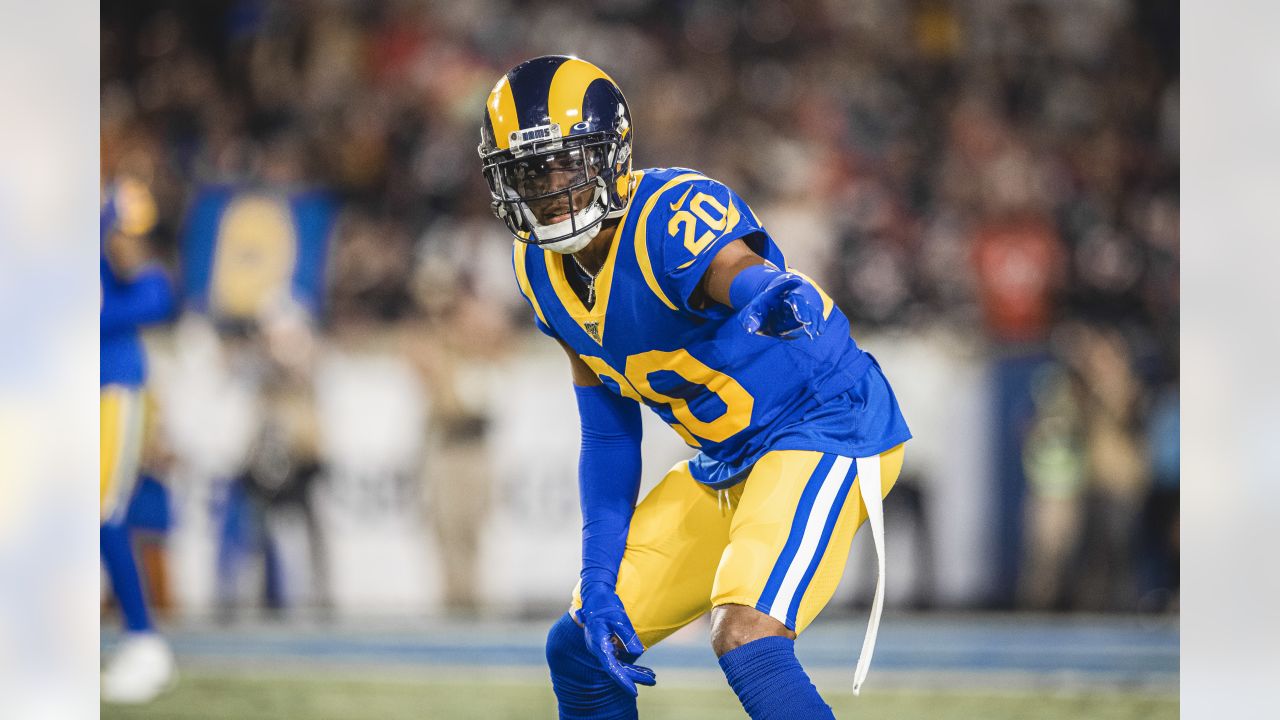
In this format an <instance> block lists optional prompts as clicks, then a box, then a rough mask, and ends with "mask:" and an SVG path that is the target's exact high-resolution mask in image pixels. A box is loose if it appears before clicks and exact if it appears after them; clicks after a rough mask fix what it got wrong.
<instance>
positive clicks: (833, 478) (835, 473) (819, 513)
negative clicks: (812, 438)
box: [769, 456, 853, 625]
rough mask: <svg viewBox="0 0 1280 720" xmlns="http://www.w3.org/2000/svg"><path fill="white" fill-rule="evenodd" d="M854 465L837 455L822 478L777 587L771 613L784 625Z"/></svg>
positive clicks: (850, 460) (847, 459) (848, 459)
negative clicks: (798, 544)
mask: <svg viewBox="0 0 1280 720" xmlns="http://www.w3.org/2000/svg"><path fill="white" fill-rule="evenodd" d="M852 464H853V460H852V459H850V458H847V457H843V456H837V457H836V459H835V462H833V463H831V470H830V471H828V472H827V476H826V477H825V478H823V479H822V486H821V487H820V488H819V489H818V495H817V497H815V498H814V500H813V508H812V509H811V510H810V511H809V521H808V522H807V523H805V526H804V535H803V536H802V538H801V540H800V547H799V548H798V549H797V550H796V554H795V557H793V558H792V559H791V564H790V565H788V566H787V574H786V575H784V576H783V577H782V585H781V586H779V587H778V594H777V596H776V597H775V598H774V600H773V603H772V604H771V605H770V607H769V615H770V616H772V617H773V618H775V619H776V620H777V621H778V622H780V623H782V624H784V625H785V624H786V623H787V609H788V608H790V607H791V600H792V598H794V597H795V594H796V590H797V589H798V588H799V587H800V580H801V579H802V578H803V577H804V573H805V570H807V569H808V568H809V563H810V562H811V561H812V560H813V555H814V553H816V552H817V551H818V544H819V542H820V541H821V540H822V531H823V529H824V528H825V527H826V525H827V519H828V518H829V517H830V515H831V512H832V508H833V507H834V506H835V503H836V495H837V494H838V493H839V492H840V485H841V484H843V483H844V478H845V475H847V474H848V473H849V466H850V465H852Z"/></svg>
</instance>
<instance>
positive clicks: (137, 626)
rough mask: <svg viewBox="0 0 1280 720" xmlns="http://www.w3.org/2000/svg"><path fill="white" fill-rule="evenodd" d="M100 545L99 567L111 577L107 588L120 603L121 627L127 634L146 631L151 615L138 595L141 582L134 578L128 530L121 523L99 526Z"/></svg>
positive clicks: (135, 573)
mask: <svg viewBox="0 0 1280 720" xmlns="http://www.w3.org/2000/svg"><path fill="white" fill-rule="evenodd" d="M99 538H100V542H101V544H102V564H103V565H104V566H106V568H107V576H108V577H110V578H111V589H112V591H114V592H115V594H116V602H118V603H120V612H121V614H123V615H124V627H125V629H126V630H128V631H129V632H150V631H151V616H150V615H149V614H148V613H147V602H146V599H145V598H144V597H143V594H142V579H141V578H139V577H138V565H137V562H136V561H135V560H134V559H133V546H132V543H130V542H129V527H128V526H127V525H125V524H124V523H109V524H105V525H102V527H101V532H100V533H99Z"/></svg>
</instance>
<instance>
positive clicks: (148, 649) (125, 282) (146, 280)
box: [98, 181, 176, 703]
mask: <svg viewBox="0 0 1280 720" xmlns="http://www.w3.org/2000/svg"><path fill="white" fill-rule="evenodd" d="M155 214H156V213H155V206H154V202H153V201H152V199H151V196H150V194H149V193H148V192H147V190H146V188H145V187H143V186H142V185H140V184H138V183H136V182H133V181H123V182H121V183H120V184H118V185H116V186H115V187H113V188H112V191H111V193H110V195H109V196H108V199H107V202H106V203H105V204H104V206H103V208H102V213H101V215H100V222H101V235H100V241H99V242H100V256H101V259H100V265H99V270H100V274H99V277H100V280H101V284H102V288H101V290H102V309H101V315H100V316H101V323H100V324H101V348H100V356H99V357H100V370H101V372H100V385H101V447H100V453H101V455H100V458H99V472H100V474H99V485H98V489H99V499H100V501H101V505H100V507H101V521H102V522H101V528H100V531H101V533H100V536H101V546H102V563H103V566H104V567H106V569H107V575H108V577H109V578H110V579H111V586H112V589H113V590H114V591H115V595H116V599H117V601H118V602H119V604H120V610H121V613H122V614H123V615H124V625H125V630H126V635H125V638H124V640H123V641H122V642H121V644H120V648H119V650H118V651H117V652H116V654H115V656H114V657H113V658H112V660H111V662H110V663H109V664H108V666H107V668H106V670H105V671H104V672H103V676H102V698H103V700H106V701H108V702H128V703H139V702H147V701H149V700H151V699H152V698H154V697H155V696H156V695H158V694H159V693H160V692H161V691H162V690H163V689H165V687H167V686H168V685H170V684H171V683H172V682H173V680H174V678H175V677H176V674H175V670H174V661H173V653H172V652H171V651H170V650H169V646H168V645H167V644H166V643H165V641H164V640H163V638H161V637H160V635H159V634H157V633H156V632H155V628H154V626H153V625H152V622H151V617H150V614H149V613H148V612H147V605H146V599H145V597H144V595H143V590H142V581H141V579H140V578H139V576H138V568H137V564H136V560H135V558H134V555H133V548H132V544H131V542H130V538H129V527H128V524H127V522H126V520H127V518H126V513H127V511H128V507H129V500H130V498H131V496H132V494H133V488H134V485H135V483H136V482H137V479H138V464H139V460H140V458H141V454H142V435H143V426H144V412H145V407H144V405H145V403H144V399H143V386H144V384H145V383H146V358H145V355H144V351H143V347H142V338H141V337H139V334H138V333H139V328H141V327H143V326H145V325H150V324H152V323H157V322H161V321H163V320H165V319H167V318H168V317H169V316H170V315H171V314H172V313H173V308H174V299H173V291H172V289H171V287H170V285H169V280H168V278H167V277H166V276H165V273H164V271H163V270H162V269H161V268H160V267H159V266H158V265H155V264H153V263H151V262H149V257H148V253H147V248H146V234H147V232H148V231H149V230H150V229H151V227H152V226H153V225H154V224H155Z"/></svg>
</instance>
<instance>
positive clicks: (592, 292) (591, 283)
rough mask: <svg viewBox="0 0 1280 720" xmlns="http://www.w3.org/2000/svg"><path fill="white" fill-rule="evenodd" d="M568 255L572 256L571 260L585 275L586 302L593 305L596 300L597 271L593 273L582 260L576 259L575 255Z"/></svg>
mask: <svg viewBox="0 0 1280 720" xmlns="http://www.w3.org/2000/svg"><path fill="white" fill-rule="evenodd" d="M569 257H571V258H573V262H574V263H576V264H577V266H578V269H579V270H581V271H582V274H583V275H586V276H587V304H588V305H594V304H595V302H596V275H598V274H599V273H593V272H591V271H590V270H588V269H587V266H586V265H583V264H582V261H581V260H579V259H578V256H577V255H570V256H569Z"/></svg>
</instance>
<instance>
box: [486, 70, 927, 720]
mask: <svg viewBox="0 0 1280 720" xmlns="http://www.w3.org/2000/svg"><path fill="white" fill-rule="evenodd" d="M633 137H634V129H633V128H632V125H631V114H630V111H629V109H628V106H627V102H626V100H625V99H624V97H623V95H622V92H621V90H620V89H619V88H618V86H617V84H616V83H614V81H613V80H612V79H611V78H610V77H609V76H608V75H606V74H605V73H604V72H603V71H602V70H600V69H599V68H598V67H596V66H595V65H592V64H591V63H588V62H585V61H583V60H580V59H577V58H572V57H564V56H548V57H540V58H536V59H533V60H530V61H528V62H525V63H523V64H521V65H519V66H517V67H516V68H514V69H512V70H511V71H510V72H508V73H507V74H506V75H505V76H503V77H502V79H500V80H499V81H498V83H497V85H496V86H495V87H494V89H493V91H492V92H491V93H490V95H489V99H488V103H487V108H486V112H485V114H484V118H483V122H482V130H481V144H480V147H479V152H480V156H481V158H482V162H483V172H484V176H485V179H486V181H487V182H488V185H489V189H490V193H491V196H492V205H493V210H494V213H495V214H496V215H497V216H498V217H499V218H501V219H503V220H504V221H505V222H506V224H507V227H508V228H509V229H510V230H511V232H512V233H513V234H514V235H515V236H516V241H515V243H514V258H513V262H514V268H515V274H516V279H517V282H518V284H519V287H520V291H521V292H522V294H523V295H524V296H525V298H526V300H528V302H529V304H530V306H531V308H532V310H533V314H534V322H535V323H536V325H537V327H538V328H539V330H541V331H542V332H543V333H545V334H547V335H549V336H550V337H552V338H554V339H555V340H557V341H558V342H559V343H560V344H561V346H562V347H563V348H564V349H565V352H566V353H567V354H568V357H569V361H570V365H571V367H572V372H573V381H574V390H575V393H576V394H577V399H578V408H579V415H580V418H581V425H582V448H581V455H580V460H579V492H580V497H581V507H582V515H583V532H582V570H581V575H580V581H579V583H578V586H577V587H576V588H575V589H574V592H573V596H572V600H571V604H570V611H569V613H568V614H566V615H565V616H564V617H562V618H561V619H560V620H559V621H558V622H557V623H556V624H555V625H554V626H553V627H552V629H551V632H550V633H549V635H548V638H547V661H548V664H549V665H550V669H551V678H552V683H553V686H554V688H555V692H556V697H557V699H558V701H559V709H560V716H561V717H562V718H634V717H636V715H637V711H636V696H637V688H636V686H637V685H653V684H654V683H655V675H654V673H653V671H652V670H650V669H648V668H645V667H642V666H640V665H637V664H636V661H637V660H638V658H639V656H640V655H641V654H642V653H643V652H644V650H645V649H646V648H648V647H651V646H652V645H653V644H654V643H656V642H659V641H660V640H661V639H662V638H664V637H666V636H668V635H670V634H671V633H673V632H675V631H676V630H677V629H679V628H681V627H683V626H684V625H687V624H688V623H690V622H692V621H693V620H695V619H696V618H698V617H700V616H701V615H703V614H705V613H706V612H708V611H710V612H711V618H712V630H711V644H712V647H713V649H714V650H715V653H716V655H717V656H718V657H719V658H720V665H721V667H722V668H723V670H724V672H725V675H726V678H727V679H728V681H729V684H730V686H731V687H732V688H733V690H734V692H735V693H737V695H738V698H739V699H740V700H741V701H742V704H743V707H744V708H745V709H746V710H747V712H748V714H749V715H750V716H751V717H752V718H756V719H757V720H759V719H761V718H782V717H787V718H830V717H832V714H831V710H830V708H829V707H828V706H827V704H826V703H825V702H823V700H822V698H821V697H820V696H819V695H818V692H817V690H816V689H815V688H814V687H813V684H812V683H811V682H810V680H809V677H808V675H807V674H806V673H805V671H804V670H803V668H802V667H801V666H800V664H799V662H798V661H797V660H796V657H795V651H794V644H793V643H794V639H795V637H796V635H797V633H800V632H803V630H804V629H805V627H807V626H808V625H809V623H810V622H811V621H812V620H813V619H814V617H816V615H817V614H818V612H819V611H820V610H821V609H822V608H823V606H825V605H826V603H827V601H828V600H829V599H830V598H831V596H832V594H833V593H834V591H835V588H836V585H837V584H838V582H839V580H840V576H841V574H842V573H843V570H844V565H845V562H846V559H847V556H848V551H849V544H850V542H851V540H852V538H853V534H854V532H855V531H856V530H857V528H858V526H859V525H860V524H861V523H862V522H863V521H864V520H868V519H869V520H870V524H871V527H872V532H873V537H874V540H875V546H876V550H877V554H878V556H879V559H880V579H881V582H880V583H878V584H877V588H876V597H875V601H874V603H873V606H872V617H871V623H870V626H869V628H868V632H867V637H866V640H865V642H864V645H863V652H862V655H861V657H860V659H859V662H858V667H857V670H856V671H855V676H854V691H855V692H857V691H858V689H859V687H860V685H861V683H862V681H863V679H864V678H865V676H866V672H867V668H868V666H869V663H870V658H871V651H872V648H873V646H874V642H875V632H876V628H877V627H878V624H879V616H880V610H881V605H882V603H883V571H884V555H883V516H882V512H881V498H882V497H883V495H884V494H885V493H887V492H888V491H889V489H890V488H891V487H892V486H893V484H894V482H895V481H896V479H897V476H898V473H899V471H900V469H901V464H902V445H903V443H904V442H905V441H906V440H907V439H908V438H909V437H910V432H909V431H908V429H907V426H906V423H905V422H904V421H903V418H902V414H901V412H900V411H899V409H898V404H897V401H896V400H895V399H894V395H893V391H892V390H891V389H890V387H889V383H888V381H887V380H886V379H885V377H884V375H883V373H881V371H880V369H879V366H878V365H877V364H876V362H875V360H874V359H873V358H872V357H871V356H870V355H869V354H867V353H866V352H864V351H863V350H861V349H860V348H859V347H858V345H857V343H856V342H854V340H853V339H852V338H851V337H850V329H849V322H848V320H847V318H846V317H845V315H844V314H843V313H842V312H841V311H840V309H839V308H837V307H836V306H835V305H834V303H832V301H831V298H830V297H828V296H827V294H826V293H825V292H823V291H822V289H821V288H819V287H818V286H817V285H816V284H815V283H814V282H812V281H811V280H810V279H809V278H808V277H806V276H805V275H803V274H802V273H800V272H799V271H796V270H792V269H789V268H788V267H787V265H786V260H785V258H784V256H783V253H782V251H781V250H780V249H779V247H778V246H777V245H776V244H775V243H774V241H773V239H772V238H771V237H770V236H769V234H768V232H767V231H766V230H765V229H764V227H763V225H762V224H761V222H760V220H759V218H757V217H756V216H755V214H754V213H753V212H752V210H751V208H750V207H748V205H747V204H746V202H744V201H743V200H742V198H740V197H739V196H738V195H737V194H736V193H734V192H733V191H732V190H731V189H730V188H728V187H726V186H725V185H723V184H721V183H719V182H716V181H715V180H712V179H710V178H707V177H705V176H703V175H701V174H699V173H698V172H696V171H694V170H688V169H683V168H660V169H650V170H643V171H633V170H632V158H631V150H632V140H633ZM642 404H643V405H646V406H648V407H649V409H651V410H652V411H654V412H655V413H657V414H658V416H659V417H661V418H662V419H663V421H665V422H666V423H668V424H669V425H670V426H671V427H672V429H673V430H674V431H675V432H676V433H677V434H679V435H680V437H681V438H683V440H684V441H685V442H686V443H687V444H688V445H689V446H690V447H691V448H693V449H694V450H696V454H695V455H694V456H693V457H692V458H691V459H690V460H688V461H684V462H681V463H679V464H677V465H676V466H675V467H673V468H672V469H671V470H669V471H668V472H667V473H666V475H665V477H664V478H663V479H662V481H661V482H659V483H658V485H657V486H656V487H654V489H653V490H652V491H651V492H650V493H649V494H648V495H647V496H646V497H645V498H644V499H643V501H641V502H640V503H639V504H637V503H636V500H637V496H638V490H639V487H640V439H641V438H640V427H641V423H640V409H639V408H640V405H642Z"/></svg>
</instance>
